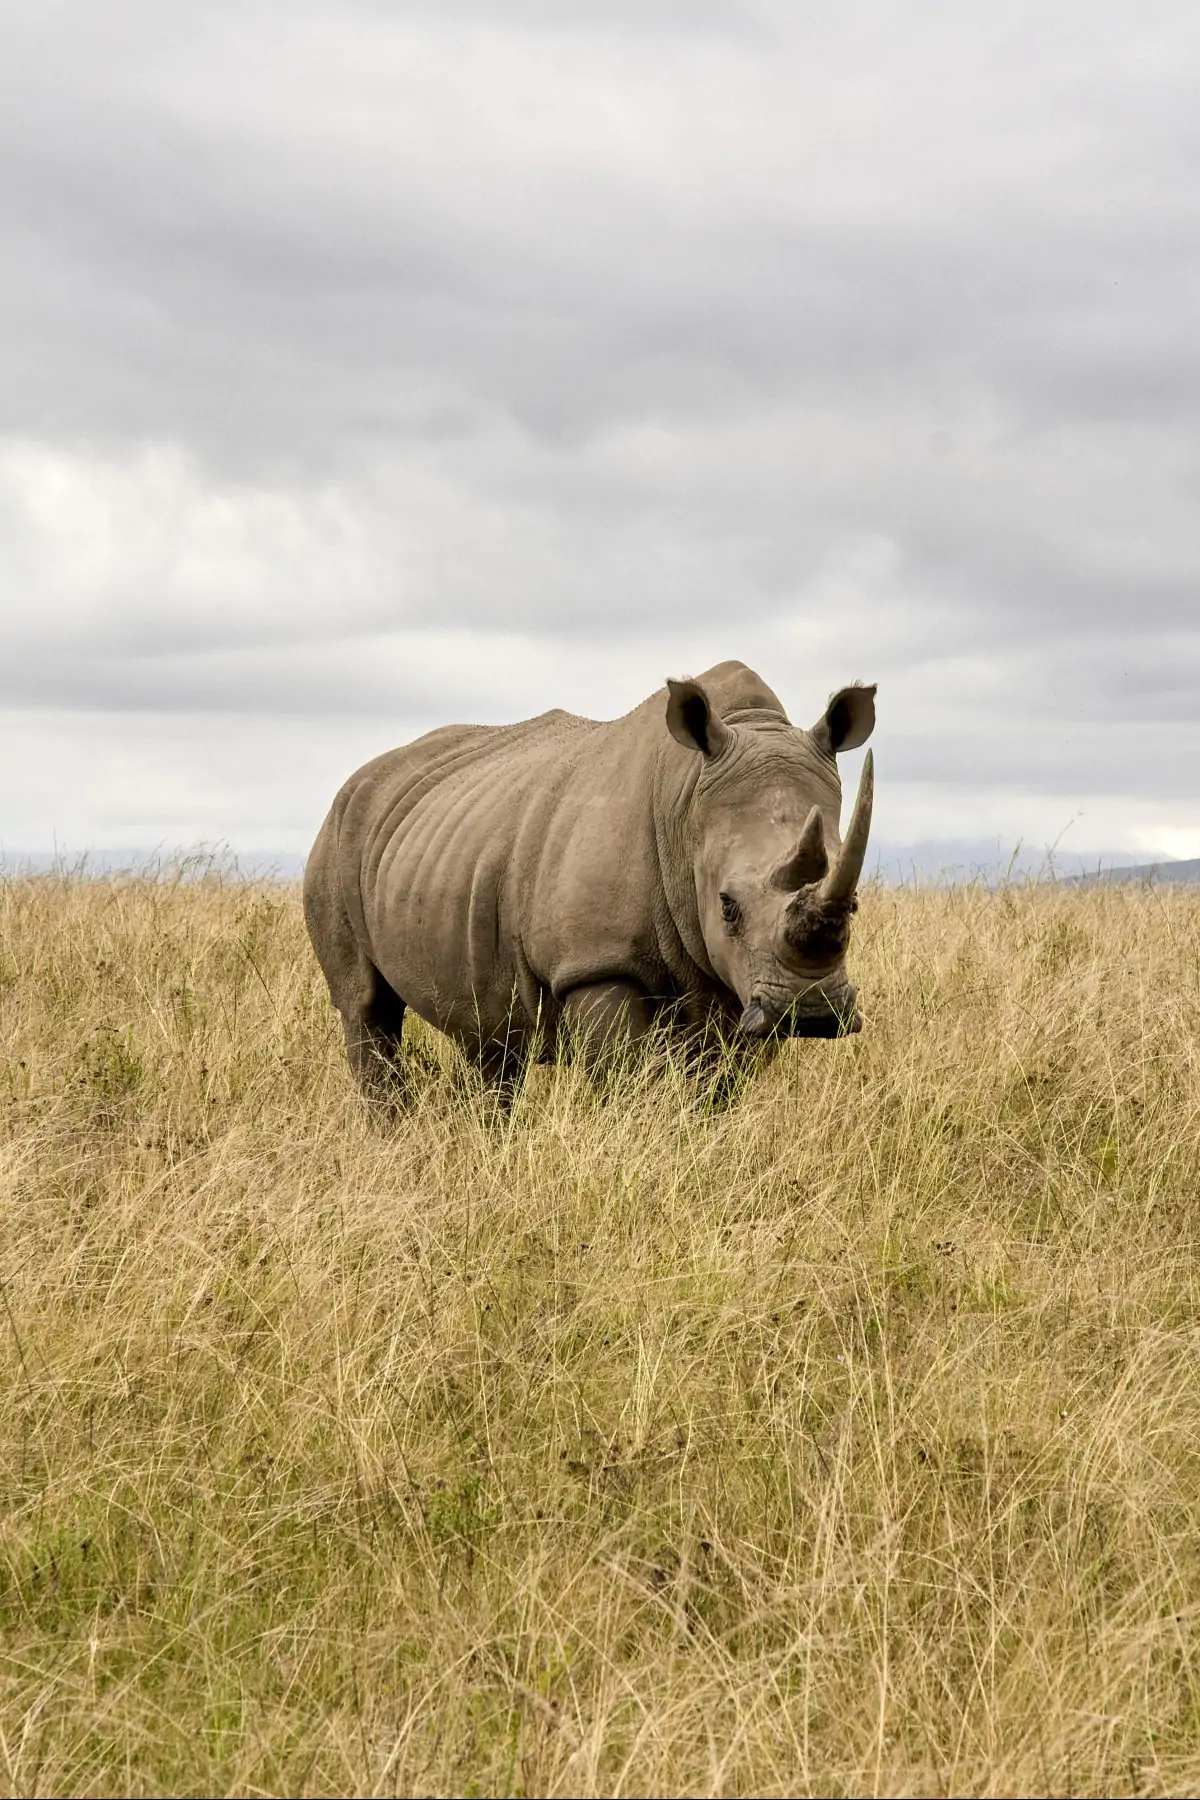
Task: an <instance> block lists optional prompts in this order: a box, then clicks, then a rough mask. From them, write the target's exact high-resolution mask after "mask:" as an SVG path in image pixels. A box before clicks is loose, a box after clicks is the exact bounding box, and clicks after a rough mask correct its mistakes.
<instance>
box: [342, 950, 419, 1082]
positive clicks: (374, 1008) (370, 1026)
mask: <svg viewBox="0 0 1200 1800" xmlns="http://www.w3.org/2000/svg"><path fill="white" fill-rule="evenodd" d="M363 961H364V963H366V958H365V957H364V959H363ZM356 986H357V988H358V991H357V993H355V994H353V995H352V996H347V997H346V998H345V1000H343V1001H340V1002H338V1001H335V1004H336V1005H337V1007H338V1011H339V1012H340V1013H341V1015H342V1025H343V1027H344V1028H345V1032H346V1055H347V1057H348V1058H349V1061H350V1067H351V1069H352V1070H353V1071H354V1076H355V1079H356V1081H357V1082H358V1085H359V1087H360V1088H361V1089H362V1091H363V1093H364V1095H365V1096H366V1098H367V1100H368V1101H369V1102H370V1103H371V1106H372V1108H374V1109H376V1110H378V1111H380V1112H382V1113H391V1112H395V1111H396V1110H397V1108H398V1107H399V1106H400V1104H401V1103H402V1101H403V1098H404V1068H403V1063H402V1062H401V1057H400V1044H401V1037H402V1034H403V1030H404V1002H403V1000H402V999H401V998H400V996H399V994H397V993H396V992H395V991H394V989H393V988H391V987H390V986H389V985H388V983H387V982H386V981H385V980H384V978H383V976H382V975H381V974H380V973H379V970H378V969H377V968H376V967H375V966H374V964H373V963H366V967H365V969H363V970H362V978H361V982H360V983H356Z"/></svg>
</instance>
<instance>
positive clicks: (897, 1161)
mask: <svg viewBox="0 0 1200 1800" xmlns="http://www.w3.org/2000/svg"><path fill="white" fill-rule="evenodd" d="M854 960H855V969H856V973H857V974H858V976H859V977H860V979H861V982H862V986H863V990H864V1002H865V1010H866V1012H867V1015H868V1018H867V1025H866V1029H865V1031H864V1033H863V1035H862V1037H861V1038H860V1039H857V1040H854V1041H850V1042H846V1043H842V1044H824V1043H802V1044H795V1045H792V1046H790V1047H789V1048H788V1050H787V1051H786V1052H785V1054H784V1055H783V1056H781V1058H780V1059H779V1061H778V1062H777V1063H776V1064H775V1066H774V1067H773V1068H771V1069H769V1070H767V1071H766V1072H765V1073H764V1074H762V1075H761V1076H760V1077H759V1078H757V1079H756V1080H755V1081H753V1082H752V1083H751V1084H750V1085H749V1086H748V1088H747V1089H746V1091H745V1093H744V1095H743V1096H742V1097H741V1098H740V1099H739V1100H738V1102H737V1103H736V1104H735V1105H733V1106H731V1107H730V1108H728V1109H727V1110H724V1111H717V1110H713V1109H711V1108H706V1107H705V1106H703V1105H696V1104H695V1103H694V1102H693V1101H692V1100H690V1099H689V1097H688V1095H687V1092H686V1089H685V1087H684V1084H683V1083H682V1081H681V1080H680V1079H679V1078H677V1077H676V1076H675V1075H674V1074H673V1073H671V1072H670V1071H668V1072H667V1073H666V1074H665V1075H660V1076H658V1077H657V1078H655V1079H645V1078H643V1077H637V1076H631V1077H630V1079H629V1080H628V1081H626V1082H625V1084H624V1085H623V1086H622V1087H621V1088H620V1090H619V1091H617V1092H614V1093H613V1094H612V1095H610V1096H609V1097H608V1098H607V1099H602V1098H600V1097H598V1096H597V1095H596V1094H594V1093H593V1092H592V1090H591V1089H590V1088H589V1087H588V1086H587V1084H586V1083H585V1082H584V1081H583V1080H582V1079H581V1078H580V1076H579V1075H578V1073H577V1072H576V1071H574V1070H572V1069H570V1068H560V1069H552V1070H541V1071H538V1072H536V1074H535V1075H534V1076H533V1077H532V1078H531V1079H530V1081H529V1083H528V1084H527V1087H526V1089H525V1090H524V1092H523V1093H522V1094H521V1095H520V1097H519V1099H518V1102H517V1105H516V1108H515V1110H514V1111H513V1112H512V1114H511V1115H509V1116H507V1117H506V1116H504V1115H501V1114H497V1112H496V1111H495V1110H494V1108H492V1107H491V1105H490V1104H489V1102H488V1101H487V1099H486V1097H485V1096H483V1095H481V1094H480V1093H479V1092H478V1091H477V1090H476V1089H475V1088H474V1087H473V1086H472V1083H471V1080H470V1078H469V1075H468V1074H467V1073H466V1072H464V1071H463V1070H462V1069H461V1068H460V1067H458V1066H456V1065H455V1063H454V1061H453V1058H449V1057H447V1056H446V1055H445V1054H444V1053H443V1051H442V1050H441V1048H440V1047H439V1043H438V1041H437V1040H435V1039H434V1038H433V1036H432V1034H428V1035H425V1036H421V1035H420V1034H417V1037H416V1039H415V1043H414V1060H415V1064H416V1069H417V1074H416V1080H415V1084H414V1085H415V1092H414V1097H413V1101H412V1105H411V1109H410V1111H409V1114H408V1116H407V1118H406V1119H405V1121H404V1122H403V1124H402V1125H401V1126H400V1128H399V1129H398V1130H396V1131H395V1132H393V1133H390V1134H384V1133H381V1132H380V1131H379V1130H378V1129H375V1128H373V1127H372V1126H371V1125H370V1124H369V1123H368V1122H367V1121H366V1120H365V1119H364V1118H363V1116H362V1113H361V1111H360V1109H359V1106H358V1103H357V1100H356V1098H355V1096H354V1094H353V1092H352V1090H351V1087H350V1084H349V1079H348V1076H347V1073H346V1070H345V1067H344V1059H343V1055H342V1050H341V1046H340V1040H339V1034H338V1032H337V1029H336V1022H335V1020H334V1018H333V1016H332V1014H331V1013H330V1011H329V1008H328V1003H327V1000H326V997H325V994H324V991H323V989H322V987H321V985H320V983H319V978H318V976H317V973H316V970H315V968H314V965H313V962H312V959H311V956H310V953H309V951H308V947H307V943H306V940H305V938H304V934H303V927H302V922H301V918H300V909H299V903H298V897H297V895H296V894H295V893H294V892H293V891H291V890H288V889H271V888H269V887H253V886H245V885H238V884H236V883H232V882H230V883H221V882H208V883H196V884H191V885H171V884H170V883H162V882H159V883H154V882H151V881H130V882H126V883H111V884H109V883H101V882H85V881H78V880H66V879H57V878H47V879H42V880H27V881H10V882H8V883H7V884H4V885H0V1009H2V1021H3V1026H2V1041H3V1058H4V1060H3V1076H2V1081H0V1104H2V1106H3V1126H2V1132H0V1209H2V1213H0V1277H2V1280H3V1311H2V1313H0V1360H2V1369H3V1382H4V1402H3V1410H2V1413H0V1728H2V1730H0V1786H7V1789H8V1790H9V1791H11V1792H13V1793H17V1794H34V1793H37V1794H62V1793H84V1792H93V1793H101V1792H106V1793H112V1792H122V1793H171V1794H184V1793H197V1792H202V1793H262V1792H292V1793H305V1794H318V1793H325V1792H338V1793H342V1792H346V1791H348V1790H351V1791H354V1792H358V1793H370V1794H374V1793H392V1792H406V1793H413V1792H415V1793H474V1794H522V1793H523V1794H541V1793H551V1794H593V1793H597V1794H601V1793H602V1794H648V1793H665V1794H678V1793H687V1794H775V1793H779V1794H784V1793H807V1792H820V1793H849V1792H855V1793H857V1792H879V1793H888V1794H898V1793H931V1794H932V1793H945V1792H955V1793H963V1792H969V1793H979V1794H998V1793H1011V1792H1014V1791H1026V1792H1027V1791H1038V1792H1044V1793H1152V1792H1158V1791H1175V1792H1189V1791H1190V1792H1195V1791H1196V1789H1197V1788H1198V1787H1200V1337H1198V1333H1197V1324H1198V1320H1200V1261H1198V1257H1197V1248H1198V1244H1197V1239H1198V1235H1200V1227H1198V1201H1200V1129H1198V1116H1200V1068H1198V1059H1197V1031H1198V1027H1200V904H1198V902H1197V899H1195V898H1191V897H1189V896H1187V895H1186V894H1182V893H1180V894H1176V893H1169V892H1164V891H1158V892H1150V893H1145V892H1134V891H1129V890H1123V889H1112V890H1108V891H1101V892H1082V891H1073V892H1072V891H1065V890H1057V891H1054V890H1047V889H1042V890H1038V889H1029V890H1011V891H1008V892H1002V893H999V894H995V895H989V894H986V893H984V892H982V891H972V890H964V891H958V892H953V893H925V894H918V893H912V892H901V893H889V892H883V891H873V892H871V893H869V894H868V895H867V896H866V897H865V899H864V903H863V907H862V912H861V915H860V922H859V926H858V931H857V941H856V946H855V959H854Z"/></svg>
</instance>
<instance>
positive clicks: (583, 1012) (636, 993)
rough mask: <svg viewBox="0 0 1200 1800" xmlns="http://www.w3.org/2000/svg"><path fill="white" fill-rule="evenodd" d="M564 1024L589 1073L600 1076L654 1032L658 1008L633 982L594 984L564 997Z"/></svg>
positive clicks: (572, 990)
mask: <svg viewBox="0 0 1200 1800" xmlns="http://www.w3.org/2000/svg"><path fill="white" fill-rule="evenodd" d="M562 1023H563V1026H564V1027H565V1030H566V1035H567V1037H568V1039H569V1040H570V1041H571V1042H572V1043H573V1044H574V1045H575V1046H576V1048H577V1050H578V1051H579V1053H580V1055H581V1056H582V1057H583V1060H584V1063H585V1064H586V1066H587V1068H588V1070H589V1071H590V1072H591V1073H593V1074H598V1073H602V1072H604V1071H606V1070H608V1069H610V1068H612V1067H614V1066H615V1065H617V1064H619V1063H620V1061H621V1059H622V1057H623V1056H625V1055H627V1054H628V1052H629V1050H630V1049H631V1048H632V1047H633V1045H634V1044H637V1043H639V1042H640V1041H641V1039H642V1038H644V1037H647V1036H648V1035H649V1033H650V1032H651V1031H653V1029H654V1023H655V1008H654V1004H653V1002H652V1001H651V999H650V996H649V995H648V994H647V993H646V992H645V990H644V989H642V988H640V987H639V986H638V985H637V983H636V982H634V981H594V982H589V983H588V985H587V986H586V987H577V988H572V989H571V991H570V993H568V994H566V995H565V996H564V998H563V1002H562Z"/></svg>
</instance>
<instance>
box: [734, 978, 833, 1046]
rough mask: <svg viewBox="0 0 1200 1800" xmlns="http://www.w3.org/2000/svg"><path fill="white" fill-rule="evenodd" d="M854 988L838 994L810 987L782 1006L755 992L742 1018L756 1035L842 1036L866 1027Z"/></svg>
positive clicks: (747, 1030) (746, 1028) (745, 1027)
mask: <svg viewBox="0 0 1200 1800" xmlns="http://www.w3.org/2000/svg"><path fill="white" fill-rule="evenodd" d="M857 999H858V995H857V994H856V993H855V991H854V989H853V988H843V989H842V991H841V993H839V994H837V995H833V994H825V993H822V992H821V991H820V990H819V989H818V990H817V991H816V992H814V991H813V990H811V989H810V990H809V992H808V993H806V994H804V995H803V996H802V997H801V998H799V999H796V1000H793V1001H792V1003H791V1004H790V1005H785V1006H782V1007H780V1006H778V1005H775V1004H773V1003H772V1001H771V1000H770V998H769V997H768V996H767V995H765V994H755V995H752V996H751V998H750V1001H749V1004H748V1005H747V1007H746V1009H745V1011H744V1012H743V1013H742V1016H741V1018H740V1019H739V1020H738V1026H739V1028H740V1029H741V1030H742V1031H744V1032H745V1033H746V1035H747V1036H748V1037H752V1038H787V1037H795V1038H840V1037H849V1036H851V1035H852V1033H854V1032H856V1031H861V1030H862V1014H861V1013H860V1012H859V1010H858V1006H857V1004H856V1002H857Z"/></svg>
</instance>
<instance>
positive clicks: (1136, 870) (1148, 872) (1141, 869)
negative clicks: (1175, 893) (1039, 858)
mask: <svg viewBox="0 0 1200 1800" xmlns="http://www.w3.org/2000/svg"><path fill="white" fill-rule="evenodd" d="M1070 879H1071V880H1072V881H1073V882H1075V883H1077V884H1078V885H1079V886H1081V887H1112V886H1113V885H1114V884H1120V885H1121V886H1128V885H1130V884H1134V885H1138V884H1140V885H1141V886H1142V887H1157V886H1162V885H1164V884H1165V885H1170V886H1172V887H1175V886H1180V887H1196V886H1200V856H1194V857H1192V858H1191V859H1190V860H1188V861H1186V862H1153V863H1137V864H1135V866H1134V867H1133V868H1131V869H1124V868H1122V869H1096V870H1095V871H1094V872H1093V873H1092V874H1082V875H1072V876H1071V877H1070Z"/></svg>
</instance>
